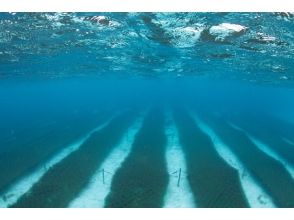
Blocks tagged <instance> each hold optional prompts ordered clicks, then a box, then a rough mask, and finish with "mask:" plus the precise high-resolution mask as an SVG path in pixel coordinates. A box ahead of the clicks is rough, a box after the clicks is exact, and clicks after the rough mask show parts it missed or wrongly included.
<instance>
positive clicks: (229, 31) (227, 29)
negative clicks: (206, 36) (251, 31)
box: [209, 23, 247, 41]
mask: <svg viewBox="0 0 294 220" xmlns="http://www.w3.org/2000/svg"><path fill="white" fill-rule="evenodd" d="M246 29H247V27H245V26H242V25H239V24H230V23H222V24H219V25H216V26H211V27H210V29H209V33H210V34H211V35H213V36H216V40H220V41H222V40H225V39H226V38H227V37H230V36H232V35H233V34H238V33H242V32H244V31H245V30H246Z"/></svg>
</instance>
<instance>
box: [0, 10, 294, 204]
mask: <svg viewBox="0 0 294 220" xmlns="http://www.w3.org/2000/svg"><path fill="white" fill-rule="evenodd" d="M293 28H294V27H293V14H288V13H16V14H11V13H0V66H1V67H0V171H1V172H0V207H294V181H293V178H294V102H293V100H294V87H293V79H294V78H293V71H294V65H293V49H294V41H293V37H294V36H293Z"/></svg>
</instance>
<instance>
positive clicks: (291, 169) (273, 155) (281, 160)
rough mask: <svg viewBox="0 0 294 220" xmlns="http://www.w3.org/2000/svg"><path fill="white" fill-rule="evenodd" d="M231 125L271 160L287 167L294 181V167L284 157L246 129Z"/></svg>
mask: <svg viewBox="0 0 294 220" xmlns="http://www.w3.org/2000/svg"><path fill="white" fill-rule="evenodd" d="M229 124H230V125H231V126H232V127H233V128H235V129H237V130H239V131H242V132H244V133H245V134H246V135H247V137H248V138H249V139H250V140H251V141H252V143H253V144H254V145H255V146H256V147H258V148H259V149H260V150H261V151H262V152H264V153H265V154H266V155H268V156H270V157H271V158H273V159H275V160H276V161H278V162H279V163H281V164H282V165H283V166H284V167H285V169H286V170H287V172H288V173H289V174H290V175H291V177H292V178H293V179H294V167H293V166H291V164H289V163H288V162H287V161H286V160H285V159H284V158H283V157H281V156H280V155H279V154H278V153H276V152H275V151H274V150H272V149H271V148H270V147H269V146H267V145H266V144H265V143H263V142H262V141H260V140H259V139H258V138H256V137H254V136H253V135H251V134H249V133H248V132H247V131H245V130H244V129H242V128H240V127H238V126H237V125H235V124H233V123H232V122H229Z"/></svg>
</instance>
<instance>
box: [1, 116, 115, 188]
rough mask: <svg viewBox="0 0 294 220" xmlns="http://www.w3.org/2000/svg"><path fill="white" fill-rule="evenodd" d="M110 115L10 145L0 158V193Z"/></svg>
mask: <svg viewBox="0 0 294 220" xmlns="http://www.w3.org/2000/svg"><path fill="white" fill-rule="evenodd" d="M111 114H113V113H110V112H103V111H101V112H100V114H99V115H91V116H88V117H85V116H83V117H77V118H67V119H63V120H61V121H58V122H56V123H54V124H52V125H50V126H47V127H44V128H39V127H36V128H35V129H34V130H29V131H27V132H25V131H24V134H23V135H25V134H27V136H28V137H29V138H21V137H19V138H16V139H15V140H14V141H13V142H11V143H7V146H5V147H7V148H8V150H7V151H6V152H3V153H1V154H0V169H1V172H0V192H2V191H5V189H6V188H7V187H9V186H10V184H13V182H15V181H17V179H18V178H20V177H22V176H24V175H26V174H28V173H30V172H32V171H33V170H34V169H35V168H36V167H37V166H39V165H40V164H41V163H42V162H44V161H46V160H47V159H49V158H50V157H51V156H53V155H54V154H56V153H57V152H58V151H60V150H61V149H62V148H64V147H66V146H68V145H70V144H72V143H73V142H74V141H77V140H78V139H79V138H81V137H82V136H84V135H86V134H87V133H88V132H89V131H91V130H92V129H94V128H95V127H96V126H97V125H99V124H102V123H103V122H105V121H106V120H107V119H109V118H110V115H111Z"/></svg>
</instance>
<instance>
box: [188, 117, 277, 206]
mask: <svg viewBox="0 0 294 220" xmlns="http://www.w3.org/2000/svg"><path fill="white" fill-rule="evenodd" d="M193 117H194V119H195V121H196V123H197V125H198V126H199V128H200V129H201V130H202V131H203V132H204V133H206V134H207V135H208V136H209V137H210V138H211V140H212V142H213V144H214V147H215V149H216V151H217V152H218V154H219V155H220V156H221V157H222V158H223V160H224V161H226V162H227V163H228V164H229V165H230V166H231V167H233V168H235V169H236V170H238V172H239V177H240V181H241V185H242V188H243V191H244V193H245V196H246V198H247V201H248V203H249V205H250V206H251V207H254V208H273V207H275V204H274V202H273V200H272V199H271V197H270V196H269V195H268V194H267V193H266V192H265V191H264V190H263V188H262V187H261V186H260V185H259V184H258V183H257V182H256V181H255V180H254V178H253V177H252V176H251V175H250V173H249V171H248V170H247V168H246V166H245V165H244V164H243V163H242V162H241V161H240V160H239V159H238V157H237V156H236V155H235V154H234V153H233V152H232V151H231V150H230V148H229V147H228V146H227V145H226V144H225V143H223V141H222V140H221V138H220V137H219V136H218V135H217V134H216V133H215V132H214V131H213V130H212V129H211V128H210V127H209V126H208V125H207V124H206V123H204V122H203V121H202V120H200V118H199V117H197V116H196V115H195V114H193Z"/></svg>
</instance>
